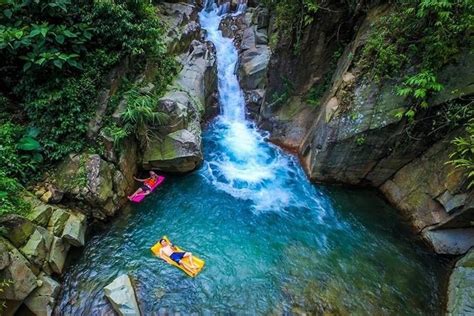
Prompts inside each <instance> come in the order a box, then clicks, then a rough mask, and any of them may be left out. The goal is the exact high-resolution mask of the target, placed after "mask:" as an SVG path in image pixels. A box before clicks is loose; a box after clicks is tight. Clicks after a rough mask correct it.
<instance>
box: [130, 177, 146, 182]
mask: <svg viewBox="0 0 474 316" xmlns="http://www.w3.org/2000/svg"><path fill="white" fill-rule="evenodd" d="M133 179H135V180H136V181H140V182H144V181H145V180H146V179H138V178H137V177H135V176H133Z"/></svg>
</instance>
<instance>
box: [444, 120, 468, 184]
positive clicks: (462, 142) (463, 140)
mask: <svg viewBox="0 0 474 316" xmlns="http://www.w3.org/2000/svg"><path fill="white" fill-rule="evenodd" d="M466 125H467V126H466V133H467V135H466V136H465V137H457V138H455V139H454V140H453V142H452V143H453V145H454V146H456V151H455V152H454V153H452V154H451V155H450V158H451V160H450V161H448V163H450V164H452V165H454V166H455V167H456V168H462V169H464V170H466V172H467V176H468V180H469V183H468V188H472V187H474V119H471V120H470V121H469V122H468V123H467V124H466Z"/></svg>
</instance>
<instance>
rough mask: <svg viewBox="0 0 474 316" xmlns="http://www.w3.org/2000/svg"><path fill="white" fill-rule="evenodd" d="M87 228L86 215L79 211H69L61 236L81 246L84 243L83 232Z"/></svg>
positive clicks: (72, 243)
mask: <svg viewBox="0 0 474 316" xmlns="http://www.w3.org/2000/svg"><path fill="white" fill-rule="evenodd" d="M86 228H87V223H86V216H85V215H84V214H81V213H78V212H76V213H70V216H69V218H68V219H67V221H66V223H65V225H64V230H63V233H62V238H63V239H64V240H67V242H68V243H70V244H71V245H73V246H76V247H82V246H84V244H85V232H86Z"/></svg>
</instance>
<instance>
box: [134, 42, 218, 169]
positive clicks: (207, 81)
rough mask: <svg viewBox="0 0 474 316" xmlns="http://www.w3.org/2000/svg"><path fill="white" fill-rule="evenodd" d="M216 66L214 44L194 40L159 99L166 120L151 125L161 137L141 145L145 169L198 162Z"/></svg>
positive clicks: (189, 165) (188, 166)
mask: <svg viewBox="0 0 474 316" xmlns="http://www.w3.org/2000/svg"><path fill="white" fill-rule="evenodd" d="M216 67H217V64H216V60H215V51H214V47H213V46H212V45H210V44H208V43H201V42H197V41H193V42H192V44H191V48H190V53H189V54H188V55H187V56H185V57H184V58H183V69H182V70H181V72H180V73H179V75H178V76H177V78H176V80H175V81H174V83H173V85H171V86H170V87H169V88H168V92H167V93H166V94H165V95H164V96H163V97H162V98H161V99H160V100H159V102H158V110H159V111H161V112H165V113H167V114H168V116H169V120H168V122H167V124H165V125H162V126H156V127H154V128H155V129H156V131H157V132H158V134H159V135H160V137H156V138H152V139H151V141H149V142H148V143H146V144H142V145H143V146H142V147H143V148H145V150H144V153H143V167H144V168H145V169H152V168H153V169H158V170H162V171H169V172H188V171H191V170H194V169H195V168H196V167H197V166H198V165H199V164H200V163H201V161H202V159H203V158H202V157H203V156H202V144H201V121H202V120H203V118H204V115H205V114H206V112H207V108H209V107H210V104H211V103H212V100H214V97H213V95H214V93H215V91H216V90H217V68H216Z"/></svg>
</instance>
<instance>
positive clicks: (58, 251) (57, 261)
mask: <svg viewBox="0 0 474 316" xmlns="http://www.w3.org/2000/svg"><path fill="white" fill-rule="evenodd" d="M69 247H70V245H69V244H68V243H67V242H65V241H63V240H62V239H61V238H58V237H54V239H53V243H52V244H51V250H50V253H49V258H48V263H49V266H50V267H51V269H52V270H53V271H54V272H56V273H57V274H61V273H62V272H63V269H64V263H65V262H66V257H67V253H68V251H69Z"/></svg>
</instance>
